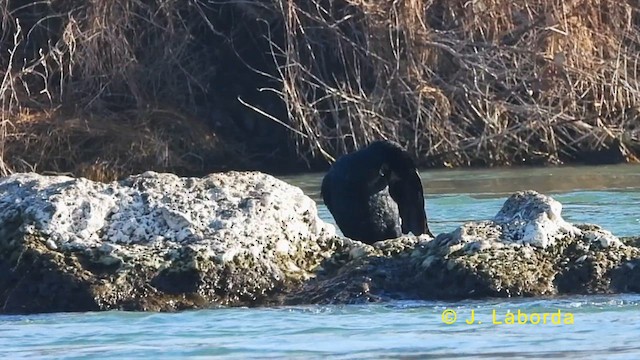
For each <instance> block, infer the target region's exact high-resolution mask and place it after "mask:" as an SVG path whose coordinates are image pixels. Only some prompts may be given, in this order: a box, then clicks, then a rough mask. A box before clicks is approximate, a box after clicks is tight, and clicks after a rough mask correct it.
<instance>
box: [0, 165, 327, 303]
mask: <svg viewBox="0 0 640 360" xmlns="http://www.w3.org/2000/svg"><path fill="white" fill-rule="evenodd" d="M333 235H334V229H333V227H332V226H331V225H328V224H325V223H324V222H322V221H321V220H320V219H319V218H318V216H317V212H316V207H315V203H314V202H313V201H312V200H311V199H310V198H308V197H307V196H305V195H304V194H303V193H302V191H301V190H300V189H299V188H297V187H293V186H290V185H288V184H286V183H284V182H282V181H280V180H277V179H275V178H273V177H271V176H268V175H265V174H261V173H257V172H249V173H238V172H230V173H221V174H212V175H209V176H207V177H205V178H201V179H200V178H180V177H178V176H175V175H171V174H158V173H153V172H148V173H145V174H142V175H139V176H132V177H130V178H128V179H126V180H123V181H120V182H113V183H109V184H103V183H96V182H92V181H89V180H86V179H74V178H70V177H64V176H40V175H37V174H16V175H12V176H9V177H6V178H4V179H2V181H0V250H1V252H0V258H1V261H2V264H3V269H4V270H9V271H5V272H4V275H0V287H2V288H3V289H2V291H0V304H3V307H2V310H3V311H4V312H31V311H52V310H56V311H68V310H97V309H111V308H127V309H171V308H181V307H197V306H208V305H210V304H231V305H236V304H259V303H261V302H263V301H264V302H269V301H272V299H271V298H272V295H273V294H274V293H279V292H281V291H283V290H284V289H286V288H288V287H290V286H293V285H295V284H298V283H300V282H301V281H303V280H304V279H306V278H308V277H310V276H313V273H312V271H313V269H314V268H315V267H316V265H317V264H318V262H319V261H321V260H322V259H323V256H329V253H327V250H326V249H325V248H324V247H323V246H324V245H323V244H324V243H325V242H326V241H329V240H330V239H332V237H333ZM327 248H329V247H327ZM325 253H326V254H325ZM323 254H324V255H323ZM0 270H2V269H0ZM38 276H41V277H44V278H50V279H51V284H50V287H49V284H48V283H45V284H42V283H41V281H38V280H35V278H37V277H38ZM34 277H35V278H34ZM56 284H57V285H56ZM69 287H72V288H74V289H76V290H74V291H70V290H69V289H68V288H69ZM43 289H44V290H43ZM45 290H46V291H45ZM65 291H66V292H67V293H68V294H69V295H65ZM45 293H46V294H45ZM78 299H84V301H79V300H78Z"/></svg>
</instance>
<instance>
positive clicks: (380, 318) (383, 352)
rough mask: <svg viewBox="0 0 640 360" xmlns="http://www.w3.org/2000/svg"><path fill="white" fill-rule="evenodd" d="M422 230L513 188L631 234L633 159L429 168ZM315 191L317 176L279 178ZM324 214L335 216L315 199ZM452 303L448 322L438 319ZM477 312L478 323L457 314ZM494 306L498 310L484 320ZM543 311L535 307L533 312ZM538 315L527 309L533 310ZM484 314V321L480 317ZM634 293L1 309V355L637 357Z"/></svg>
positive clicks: (469, 214)
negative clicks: (7, 312) (627, 162)
mask: <svg viewBox="0 0 640 360" xmlns="http://www.w3.org/2000/svg"><path fill="white" fill-rule="evenodd" d="M422 178H423V181H424V183H425V194H426V201H427V205H426V206H427V210H428V214H429V218H430V224H431V225H430V226H431V229H432V230H433V231H434V232H436V233H438V232H444V231H451V230H453V229H455V227H456V226H457V225H459V224H460V223H461V222H463V221H466V220H473V219H486V218H490V217H492V216H493V215H495V213H496V212H497V211H498V210H499V209H500V206H501V205H502V203H503V202H504V200H505V199H506V197H507V196H508V195H509V194H511V193H512V192H513V191H516V190H519V189H534V190H538V191H541V192H543V193H546V194H549V195H552V196H553V197H555V198H556V199H557V200H559V201H560V202H562V203H563V204H564V211H563V214H564V216H565V218H566V219H567V220H569V221H572V222H593V223H598V224H600V225H602V226H604V227H605V228H607V229H609V230H611V231H612V232H613V233H614V234H616V235H619V236H624V235H640V206H639V205H638V204H640V166H611V167H595V168H594V167H572V168H541V169H491V170H473V171H469V170H454V171H429V172H425V173H423V174H422ZM286 180H287V181H290V182H292V183H294V184H296V185H298V186H301V187H302V188H303V190H305V192H306V193H307V194H309V195H310V196H312V197H314V198H315V199H318V188H319V183H320V180H321V177H320V175H318V174H315V175H313V174H312V175H304V176H298V177H293V178H287V179H286ZM319 213H320V216H321V217H322V218H324V219H325V220H327V221H332V219H331V215H330V214H329V213H328V212H327V210H326V208H325V207H323V206H322V204H319ZM445 310H454V311H456V313H457V321H456V322H455V323H454V324H451V325H448V324H445V323H443V319H442V313H443V311H445ZM472 310H473V311H474V314H475V316H474V318H475V320H476V321H475V323H474V324H471V325H468V324H466V323H465V320H466V319H468V318H469V317H470V315H471V312H472ZM518 310H520V312H521V313H525V314H527V316H529V315H532V314H533V313H538V314H544V313H550V314H552V313H557V311H558V310H560V312H561V315H562V318H563V320H564V319H565V318H566V317H567V316H568V314H569V313H570V314H571V315H572V317H573V323H570V324H562V325H558V324H553V323H551V320H552V317H551V315H548V316H547V318H548V323H547V324H535V325H534V324H531V323H527V324H520V325H518V324H514V325H507V324H505V319H506V317H508V315H507V314H508V313H509V312H511V313H516V314H517V311H518ZM493 311H495V312H496V320H497V321H502V322H503V323H502V324H497V323H493V315H492V314H493ZM541 316H542V317H544V315H541ZM534 319H535V316H534ZM478 322H481V323H478ZM639 337H640V295H630V294H627V295H610V296H574V297H562V298H533V299H531V298H529V299H488V300H481V301H462V302H431V301H430V302H422V301H404V302H393V303H387V304H372V305H349V306H298V307H279V308H259V309H249V308H233V309H212V310H200V311H184V312H179V313H132V312H119V311H112V312H103V313H77V314H67V313H63V314H41V315H28V316H2V315H0V355H5V357H7V358H11V359H20V358H29V359H31V358H65V359H76V358H84V359H97V358H172V359H175V358H215V357H221V358H236V359H245V358H276V359H280V358H298V359H308V358H326V357H328V358H338V359H351V358H403V359H422V358H485V359H493V358H520V359H531V358H555V357H562V358H572V359H602V358H617V359H634V358H639V356H640V342H639V341H638V338H639Z"/></svg>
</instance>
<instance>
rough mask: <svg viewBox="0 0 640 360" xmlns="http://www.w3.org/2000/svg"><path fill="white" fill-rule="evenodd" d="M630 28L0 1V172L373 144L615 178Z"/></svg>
mask: <svg viewBox="0 0 640 360" xmlns="http://www.w3.org/2000/svg"><path fill="white" fill-rule="evenodd" d="M639 24H640V18H639V17H638V8H637V5H635V2H633V1H630V0H623V1H613V0H581V1H569V2H564V1H561V0H526V1H521V2H510V1H506V0H474V1H466V0H455V1H444V0H430V1H429V0H406V1H387V0H310V1H307V0H304V1H303V0H254V1H246V0H220V1H218V0H189V1H185V0H153V1H142V0H111V1H103V0H51V1H26V2H25V1H17V0H4V1H0V26H1V28H0V64H1V66H0V79H1V80H0V102H1V104H0V106H1V108H0V174H2V175H5V174H7V173H10V172H12V171H22V170H25V169H36V170H38V171H54V172H69V173H72V174H74V175H87V176H90V177H92V178H96V179H111V178H116V177H119V176H122V175H126V174H127V173H130V172H140V171H144V170H148V169H156V170H162V171H176V172H180V173H183V174H185V173H186V174H193V173H199V172H207V171H210V170H214V169H221V168H223V167H224V165H232V166H233V167H236V168H238V167H241V168H247V167H254V168H255V167H256V164H258V163H261V162H262V163H264V159H271V161H273V162H272V163H273V164H278V165H277V166H278V167H281V166H282V164H284V163H285V162H283V161H282V160H281V159H282V157H283V156H289V155H291V154H295V153H296V152H297V158H296V159H303V160H304V161H306V162H307V164H318V160H319V159H320V160H324V159H329V160H330V159H332V158H333V157H336V156H338V155H341V154H343V153H346V152H349V151H351V150H353V149H355V148H357V147H360V146H362V145H363V144H365V143H367V142H370V141H372V140H373V139H379V138H387V139H392V140H395V141H398V142H400V143H401V144H403V145H405V146H407V147H408V148H409V149H411V150H412V151H413V152H414V153H415V155H416V156H417V157H418V158H419V159H420V161H421V163H422V164H423V165H436V166H443V165H444V166H460V165H474V164H482V165H504V164H514V163H522V162H534V163H559V162H563V161H567V160H575V159H581V157H582V158H585V157H588V156H595V155H600V156H602V157H604V158H606V159H609V160H611V159H614V160H626V161H629V160H633V159H634V156H637V155H638V151H639V149H640V146H639V145H638V143H639V142H638V138H639V137H640V129H639V128H640V126H638V110H639V109H640V105H639V104H638V102H637V101H638V94H639V92H638V89H639V86H638V81H637V79H638V60H637V58H638V52H639V50H640V48H639V43H640V35H639V34H640V31H639V28H638V27H639ZM238 98H240V99H241V100H239V99H238ZM250 109H253V110H255V112H254V111H251V110H250ZM168 114H170V115H168ZM178 114H179V115H178ZM263 115H266V117H267V118H269V119H271V120H273V121H270V120H269V119H267V118H264V117H263ZM174 122H175V123H174ZM283 125H284V126H283ZM176 129H179V130H176ZM162 149H165V150H162ZM166 149H169V150H166ZM167 154H168V155H167ZM194 154H195V155H194ZM192 155H194V156H192ZM202 159H205V160H202ZM288 159H289V160H291V162H293V160H296V159H294V158H292V157H289V158H288ZM265 166H266V165H265Z"/></svg>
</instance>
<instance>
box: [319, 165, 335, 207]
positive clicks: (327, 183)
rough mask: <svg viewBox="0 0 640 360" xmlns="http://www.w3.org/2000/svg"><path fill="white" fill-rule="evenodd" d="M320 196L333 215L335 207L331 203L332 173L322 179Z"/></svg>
mask: <svg viewBox="0 0 640 360" xmlns="http://www.w3.org/2000/svg"><path fill="white" fill-rule="evenodd" d="M320 195H321V196H322V201H324V205H325V206H326V207H327V209H329V212H330V213H332V214H333V205H332V203H331V173H327V174H326V175H325V176H324V178H323V179H322V186H321V187H320Z"/></svg>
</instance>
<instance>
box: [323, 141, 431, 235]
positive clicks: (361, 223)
mask: <svg viewBox="0 0 640 360" xmlns="http://www.w3.org/2000/svg"><path fill="white" fill-rule="evenodd" d="M321 194H322V199H323V200H324V203H325V205H326V206H327V208H328V209H329V211H330V212H331V215H333V218H334V219H335V220H336V223H337V224H338V227H339V228H340V230H342V233H343V234H344V235H345V236H346V237H349V238H351V239H354V240H359V241H362V242H365V243H367V244H372V243H374V242H376V241H379V240H385V239H392V238H396V237H399V236H401V235H402V234H408V233H409V232H412V233H413V234H414V235H421V234H428V235H430V236H431V237H433V235H432V234H431V231H429V227H428V225H427V214H426V212H425V209H424V195H423V193H422V182H421V181H420V175H418V172H417V170H416V166H415V163H414V162H413V159H412V158H411V156H410V155H409V154H408V153H407V152H406V151H405V150H404V149H403V148H402V147H400V145H398V144H396V143H394V142H391V141H376V142H373V143H371V144H370V145H369V146H368V147H366V148H364V149H361V150H359V151H356V152H354V153H351V154H347V155H345V156H343V157H341V158H340V159H338V161H336V162H335V163H334V164H333V166H332V167H331V169H330V170H329V172H328V173H327V174H326V175H325V177H324V179H323V180H322V189H321Z"/></svg>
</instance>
